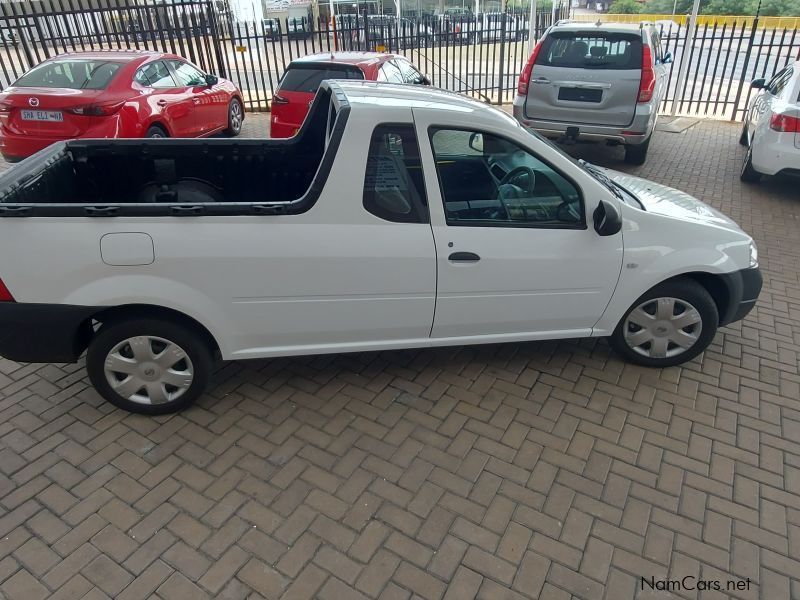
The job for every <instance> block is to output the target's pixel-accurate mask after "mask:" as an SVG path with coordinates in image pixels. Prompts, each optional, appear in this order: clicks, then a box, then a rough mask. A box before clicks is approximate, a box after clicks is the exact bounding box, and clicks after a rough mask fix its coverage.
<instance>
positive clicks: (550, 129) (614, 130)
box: [514, 94, 657, 146]
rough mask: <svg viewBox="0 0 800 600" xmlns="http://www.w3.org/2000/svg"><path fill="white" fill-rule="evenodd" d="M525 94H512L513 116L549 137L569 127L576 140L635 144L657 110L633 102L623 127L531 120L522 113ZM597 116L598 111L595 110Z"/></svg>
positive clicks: (647, 131) (650, 126)
mask: <svg viewBox="0 0 800 600" xmlns="http://www.w3.org/2000/svg"><path fill="white" fill-rule="evenodd" d="M525 102H526V97H525V96H520V95H519V94H517V95H516V96H515V97H514V118H515V119H516V120H517V121H519V123H520V124H522V125H523V126H524V127H527V128H529V129H533V130H534V131H536V132H537V133H539V134H541V135H543V136H545V137H547V138H552V139H558V138H560V137H563V136H564V135H565V134H566V133H567V129H568V128H570V127H577V128H578V130H579V133H578V138H577V139H578V140H582V141H587V142H612V143H617V144H625V145H629V146H637V145H639V144H643V143H645V142H646V141H647V139H648V138H649V137H650V135H651V134H652V132H653V128H654V127H655V121H656V116H657V113H656V111H655V108H654V106H655V105H654V104H637V105H636V112H635V114H634V117H633V121H632V122H631V123H630V124H629V125H626V126H624V127H621V126H616V125H602V124H582V123H569V122H562V121H547V120H544V119H535V118H530V117H528V116H526V114H525ZM598 117H602V113H600V112H598Z"/></svg>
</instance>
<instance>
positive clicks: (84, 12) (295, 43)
mask: <svg viewBox="0 0 800 600" xmlns="http://www.w3.org/2000/svg"><path fill="white" fill-rule="evenodd" d="M96 3H97V4H96ZM99 3H102V4H99ZM225 4H226V3H217V2H214V1H213V0H186V1H183V2H176V3H170V4H164V3H151V2H148V1H145V2H136V0H23V1H22V2H2V3H0V84H1V85H2V86H3V87H6V86H7V85H9V84H11V83H12V82H13V81H14V80H16V79H17V78H18V77H19V76H20V75H22V73H24V72H25V71H27V70H28V69H29V68H31V67H32V66H34V65H36V64H38V63H39V62H41V61H42V60H45V59H47V58H50V57H52V56H55V55H58V54H62V53H64V52H69V51H87V50H110V49H143V50H158V51H162V52H171V53H175V54H179V55H182V56H185V57H186V58H188V59H189V60H191V61H192V62H194V63H195V64H197V65H198V66H199V67H200V68H202V69H203V70H205V71H208V72H213V73H216V74H218V75H221V76H223V77H227V78H230V79H231V80H233V81H234V82H235V83H236V84H237V85H238V86H239V87H240V88H241V89H242V92H243V94H244V97H245V103H246V105H247V108H248V109H249V110H264V109H267V108H268V107H269V103H270V101H271V99H272V96H273V94H274V92H275V89H276V88H277V86H278V82H279V80H280V78H281V76H282V75H283V72H284V70H285V68H286V66H287V65H288V64H289V63H290V62H291V61H292V60H293V59H295V58H298V57H300V56H305V55H307V54H312V53H319V52H331V51H336V50H372V51H387V52H396V53H400V54H403V55H405V56H406V57H407V58H409V59H410V60H411V61H412V62H413V63H415V64H416V65H417V67H418V68H419V69H420V70H421V71H423V72H424V73H426V74H427V75H428V76H429V78H430V79H431V81H432V83H433V85H435V86H438V87H442V88H445V89H449V90H453V91H457V92H461V93H465V94H469V95H472V96H474V97H476V98H480V99H483V100H485V101H488V102H493V103H503V102H508V101H510V100H511V99H512V98H513V95H514V93H515V90H516V86H517V82H518V79H519V74H520V72H521V71H522V68H523V67H524V64H525V62H526V60H527V57H528V48H529V41H528V37H529V31H530V27H529V25H530V23H529V16H528V13H527V12H513V11H509V12H506V13H490V14H479V15H472V14H459V15H435V16H433V15H428V16H416V17H403V18H400V19H398V18H396V17H395V16H393V15H370V14H350V15H337V17H336V18H335V22H334V23H328V22H316V21H314V20H313V19H312V18H311V16H310V14H309V16H308V17H302V18H299V19H282V20H277V19H263V20H261V21H258V22H246V23H244V22H237V21H235V20H234V19H233V17H232V15H231V14H229V13H226V12H224V11H222V12H221V11H220V10H219V8H220V6H223V7H224V6H225ZM567 15H568V9H566V8H564V9H558V10H556V11H555V14H553V13H551V11H550V10H547V11H540V12H539V13H538V14H537V19H536V28H535V37H536V38H538V37H539V36H540V35H541V33H542V32H543V31H544V30H545V29H546V28H547V27H549V26H550V25H551V24H552V22H553V18H555V19H561V18H564V17H566V16H567ZM686 36H687V28H686V27H685V26H679V25H678V24H675V25H674V26H666V27H664V28H663V29H662V39H663V45H664V48H665V51H667V52H669V53H671V54H672V56H673V62H672V64H671V66H670V69H671V72H670V78H669V87H668V91H667V95H666V98H665V101H664V106H663V107H662V108H663V109H664V110H666V111H669V110H671V108H672V106H673V101H675V108H676V109H677V112H678V113H680V114H690V115H701V116H724V117H727V118H734V119H735V118H739V117H741V116H742V114H743V110H744V108H745V107H746V104H747V101H748V100H749V97H750V86H749V81H750V80H752V79H755V78H757V77H769V76H770V75H771V74H772V73H774V72H775V71H776V70H777V69H779V68H780V67H782V66H783V65H785V64H786V63H788V62H789V61H791V60H796V59H798V58H800V35H799V34H798V30H797V29H793V30H789V29H783V30H778V29H762V28H759V23H758V20H756V22H755V23H752V22H748V21H745V22H743V23H741V24H736V23H732V24H724V25H720V26H716V25H703V26H701V27H700V28H698V30H697V32H696V38H695V40H694V43H693V44H691V47H687V44H686ZM682 60H688V65H689V68H688V77H687V84H686V86H685V88H684V89H683V90H682V91H679V90H678V89H677V78H678V72H679V66H680V63H681V61H682ZM676 96H677V97H676Z"/></svg>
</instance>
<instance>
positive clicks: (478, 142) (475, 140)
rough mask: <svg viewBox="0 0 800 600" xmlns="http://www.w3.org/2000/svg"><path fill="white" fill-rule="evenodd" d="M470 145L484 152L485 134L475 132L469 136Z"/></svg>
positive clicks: (481, 152) (479, 151)
mask: <svg viewBox="0 0 800 600" xmlns="http://www.w3.org/2000/svg"><path fill="white" fill-rule="evenodd" d="M469 147H470V148H472V149H473V150H475V152H478V153H480V154H483V134H482V133H473V134H472V135H471V136H469Z"/></svg>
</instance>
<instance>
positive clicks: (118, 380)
mask: <svg viewBox="0 0 800 600" xmlns="http://www.w3.org/2000/svg"><path fill="white" fill-rule="evenodd" d="M212 366H213V359H212V355H211V348H210V347H209V344H208V342H207V341H206V340H205V339H204V337H203V336H202V335H200V334H199V333H198V332H197V331H196V330H194V329H192V328H190V327H187V326H184V325H182V324H179V323H173V322H171V321H166V320H161V319H147V318H136V319H131V320H124V321H117V322H111V323H110V324H107V325H104V326H103V327H101V328H100V331H99V332H98V334H97V335H96V336H95V338H94V339H93V340H92V341H91V343H90V344H89V350H88V352H87V354H86V370H87V372H88V374H89V380H90V381H91V382H92V385H94V387H95V389H96V390H97V391H98V392H99V393H100V395H101V396H103V398H105V399H106V400H108V401H109V402H111V404H113V405H115V406H118V407H119V408H122V409H125V410H127V411H130V412H135V413H141V414H146V415H161V414H166V413H171V412H175V411H178V410H181V409H183V408H185V407H187V406H189V405H190V404H191V403H192V402H194V401H195V400H196V399H197V397H198V396H199V395H200V394H202V393H203V391H204V390H205V388H206V385H207V384H208V379H209V376H210V373H211V369H212Z"/></svg>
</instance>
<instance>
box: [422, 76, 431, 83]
mask: <svg viewBox="0 0 800 600" xmlns="http://www.w3.org/2000/svg"><path fill="white" fill-rule="evenodd" d="M419 83H420V85H430V84H431V79H430V77H428V76H427V75H423V76H422V77H420V80H419Z"/></svg>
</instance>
